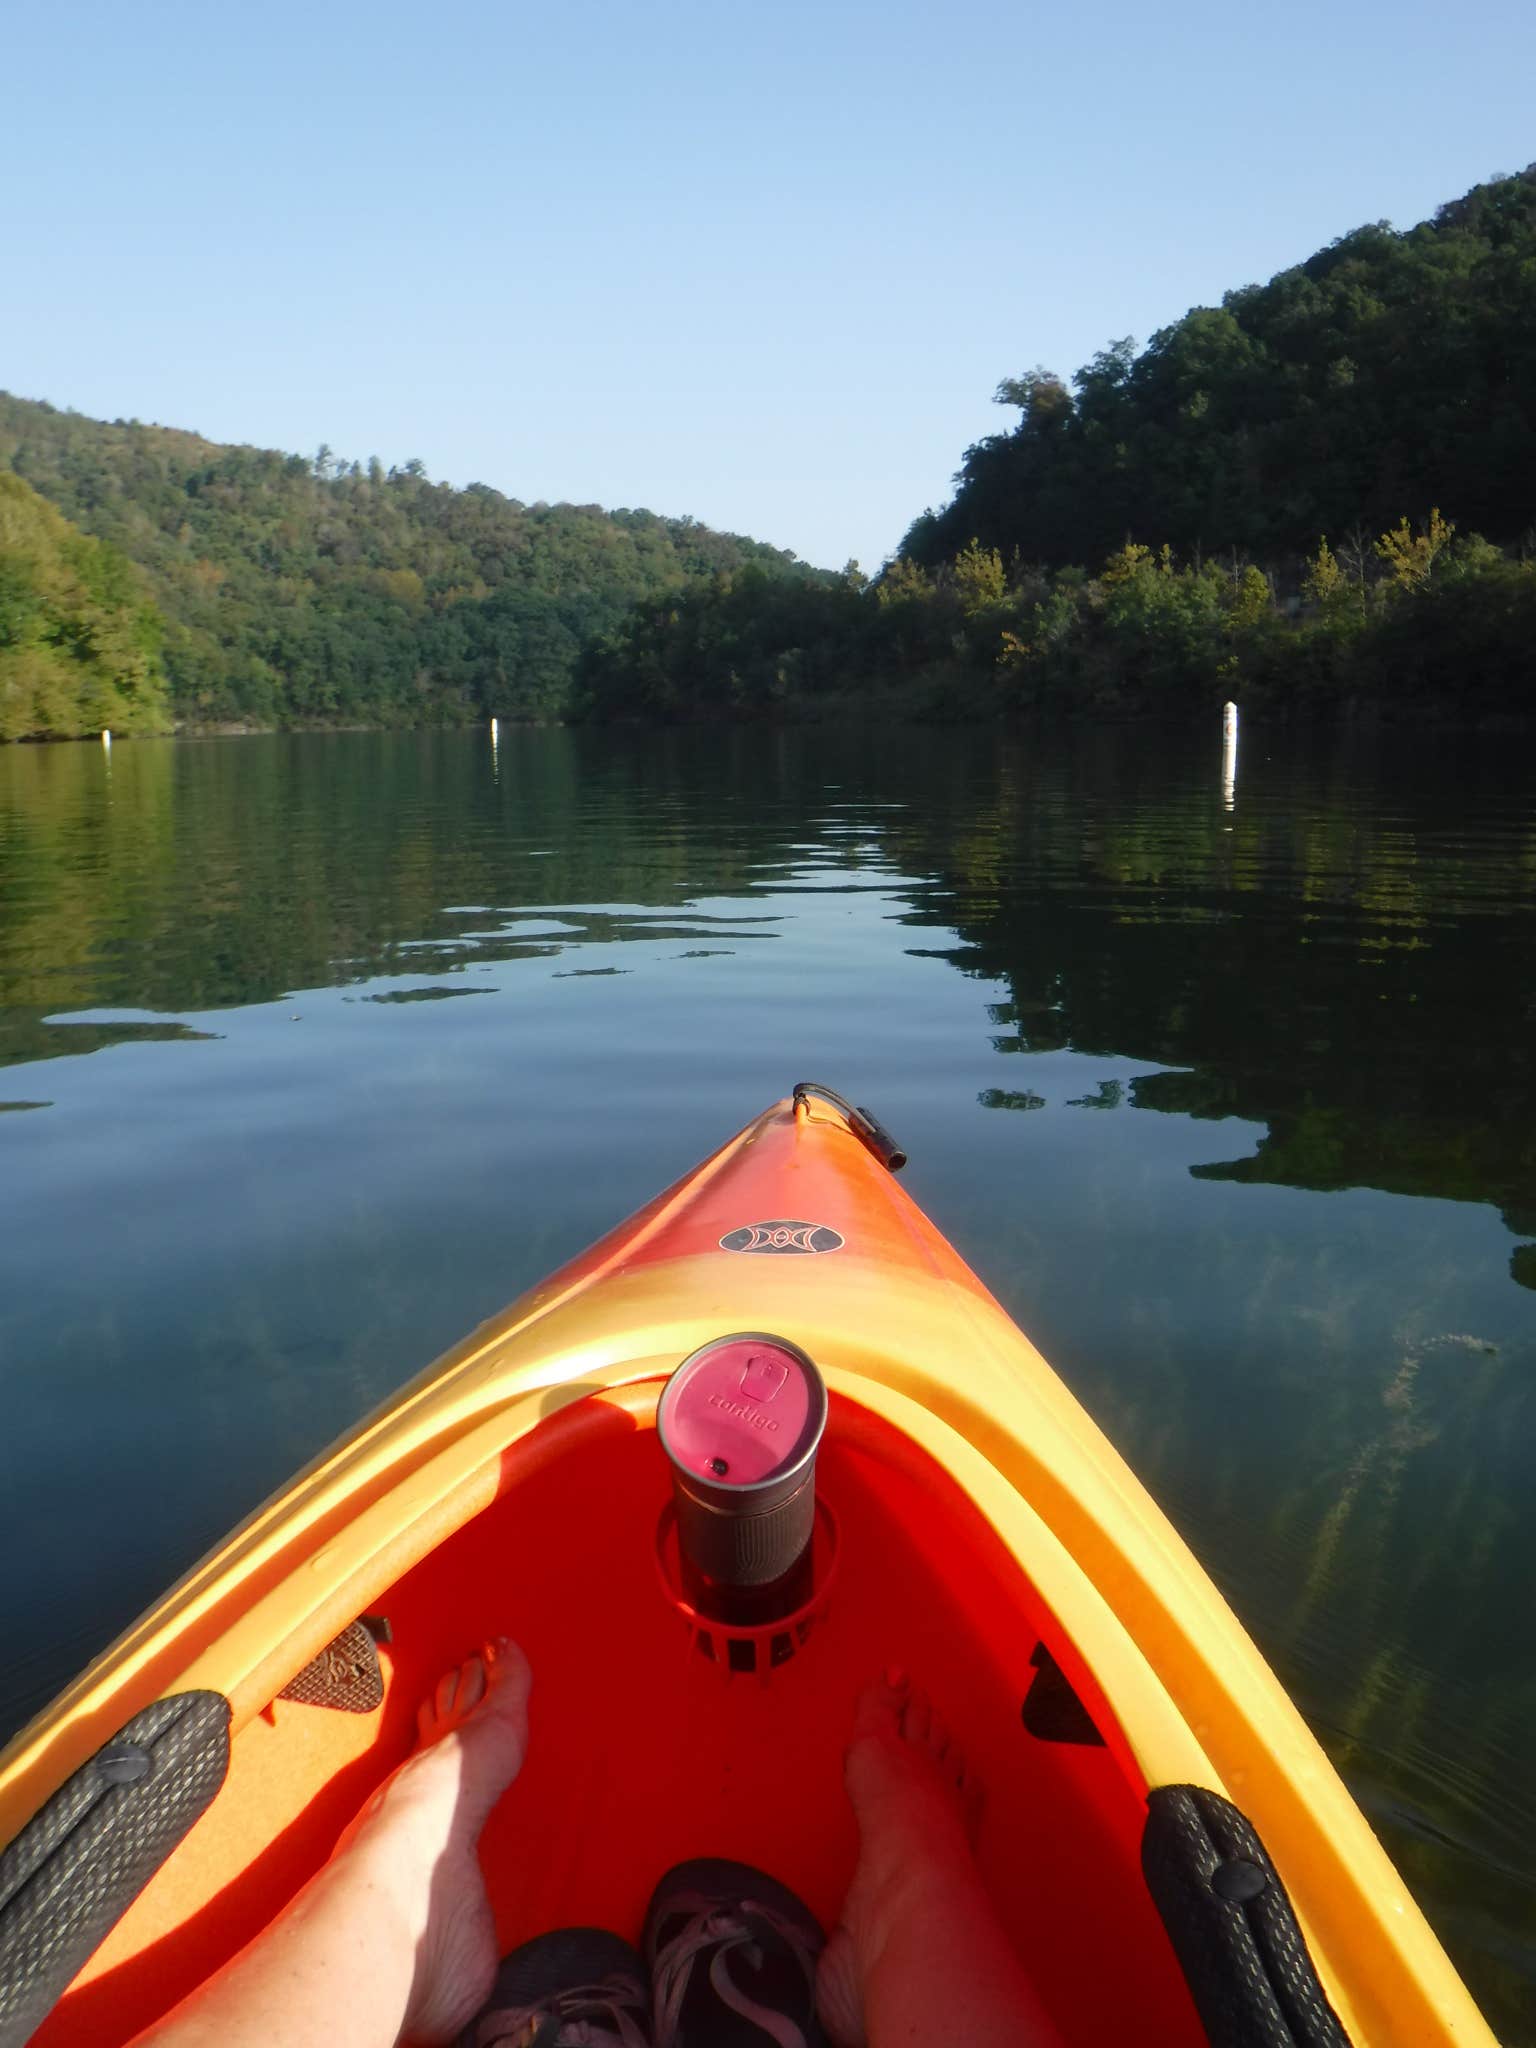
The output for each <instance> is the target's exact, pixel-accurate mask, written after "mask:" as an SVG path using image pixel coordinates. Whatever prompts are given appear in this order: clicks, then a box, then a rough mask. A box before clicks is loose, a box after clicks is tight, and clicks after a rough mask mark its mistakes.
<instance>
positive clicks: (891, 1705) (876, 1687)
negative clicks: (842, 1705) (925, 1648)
mask: <svg viewBox="0 0 1536 2048" xmlns="http://www.w3.org/2000/svg"><path fill="white" fill-rule="evenodd" d="M906 1698H907V1678H906V1674H905V1673H904V1672H902V1671H899V1670H897V1668H896V1667H895V1666H894V1665H892V1666H891V1668H890V1669H889V1670H888V1671H887V1672H886V1674H885V1676H884V1678H877V1679H875V1680H874V1681H873V1682H872V1683H871V1684H869V1685H866V1686H865V1688H864V1690H863V1691H862V1692H861V1693H860V1694H859V1701H858V1705H857V1707H855V1709H854V1715H853V1739H854V1741H855V1742H856V1741H858V1739H859V1737H860V1736H861V1735H893V1734H897V1733H899V1732H900V1725H901V1711H902V1708H903V1706H904V1705H905V1704H906Z"/></svg>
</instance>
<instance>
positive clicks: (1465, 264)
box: [581, 168, 1536, 721]
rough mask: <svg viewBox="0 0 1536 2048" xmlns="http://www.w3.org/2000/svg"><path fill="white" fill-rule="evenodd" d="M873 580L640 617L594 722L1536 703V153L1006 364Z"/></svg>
mask: <svg viewBox="0 0 1536 2048" xmlns="http://www.w3.org/2000/svg"><path fill="white" fill-rule="evenodd" d="M998 397H999V399H1000V400H1001V401H1003V402H1004V403H1006V404H1010V405H1017V406H1019V407H1021V408H1022V415H1023V416H1022V418H1021V420H1020V423H1019V425H1018V427H1017V428H1016V429H1015V430H1014V431H1013V432H1012V433H1011V434H1000V435H996V436H994V437H992V438H991V439H988V440H985V441H982V442H980V443H978V444H977V446H975V447H974V448H972V449H970V450H969V452H968V453H967V455H966V457H965V462H964V466H963V468H962V469H961V471H960V473H959V475H958V477H957V478H956V484H957V490H956V494H955V497H954V500H953V502H952V503H951V504H949V505H948V506H946V507H945V509H944V510H943V511H941V512H937V513H935V512H928V513H925V514H924V515H923V516H922V517H921V518H920V519H919V520H917V521H916V523H915V524H914V525H913V527H912V528H911V530H910V532H909V533H908V535H907V538H906V541H905V543H904V545H903V549H902V552H901V554H900V555H899V556H898V558H897V559H896V561H895V562H893V563H892V564H890V565H889V566H888V567H887V568H886V569H885V570H884V572H883V573H882V574H881V575H880V576H879V577H878V578H877V579H876V580H875V582H873V583H872V584H869V585H864V584H862V582H861V581H860V579H858V578H857V577H856V576H850V575H848V574H846V573H845V574H844V575H843V576H841V577H836V578H827V579H825V580H824V581H823V582H821V583H818V584H806V585H802V586H800V587H798V588H796V587H789V586H784V585H782V584H779V585H770V584H768V583H766V582H764V581H763V580H762V579H760V578H758V577H757V576H755V575H754V574H752V573H751V572H750V571H749V572H745V573H742V572H737V573H733V574H726V575H721V576H717V577H716V578H714V579H713V580H712V581H711V582H709V583H707V584H701V585H699V586H697V587H695V588H693V589H690V590H688V591H686V592H683V593H681V594H680V595H677V596H669V597H668V598H666V599H665V600H663V601H659V602H658V601H651V602H647V603H644V604H641V605H639V606H637V607H636V608H635V609H634V610H633V611H631V612H629V613H628V614H626V616H625V617H624V618H623V619H622V620H620V621H618V622H617V623H616V624H615V625H614V626H613V627H612V628H611V629H610V630H609V631H608V632H607V633H606V634H604V635H602V636H601V637H599V638H598V639H597V640H596V641H595V642H594V644H593V646H592V648H591V649H590V651H589V652H588V654H587V655H586V656H585V657H584V660H583V665H582V695H581V701H582V702H583V703H584V704H585V705H586V706H587V708H588V709H589V711H590V712H591V713H592V714H593V715H596V716H599V717H608V718H613V717H624V716H642V717H664V718H707V717H722V716H723V717H730V718H779V717H784V716H813V717H831V716H837V715H840V714H841V713H843V712H845V711H847V710H851V709H855V708H860V709H868V708H878V710H879V712H880V713H881V715H884V716H889V717H915V718H945V719H952V718H978V717H987V716H995V715H1000V714H1001V715H1009V714H1015V713H1023V712H1037V711H1038V712H1073V711H1092V712H1095V713H1107V714H1109V715H1116V716H1120V715H1123V716H1131V717H1135V716H1146V715H1152V716H1163V715H1172V716H1176V717H1186V716H1192V715H1196V714H1198V713H1199V712H1201V711H1202V710H1210V709H1211V708H1213V707H1214V706H1216V705H1219V704H1220V703H1221V702H1222V701H1223V700H1224V699H1227V698H1233V699H1236V700H1238V701H1239V702H1241V703H1244V704H1248V705H1253V706H1256V707H1258V708H1260V709H1262V710H1264V711H1266V712H1268V713H1272V714H1281V715H1283V714H1286V713H1289V712H1293V711H1294V712H1311V711H1319V712H1334V711H1339V710H1347V711H1351V712H1354V711H1362V710H1363V711H1370V712H1378V711H1379V712H1382V713H1385V714H1386V715H1388V716H1394V715H1407V716H1415V717H1430V718H1439V717H1447V716H1449V717H1452V718H1457V719H1460V718H1473V719H1493V720H1496V721H1507V720H1510V719H1517V720H1519V719H1525V718H1528V717H1530V716H1531V715H1533V714H1536V168H1533V169H1532V170H1530V171H1526V172H1524V173H1523V174H1522V175H1521V176H1519V177H1516V178H1504V179H1500V180H1498V181H1496V182H1495V183H1493V184H1490V185H1484V186H1480V187H1478V188H1477V190H1475V191H1473V192H1470V193H1468V195H1467V196H1466V198H1464V199H1460V200H1457V201H1456V202H1455V203H1454V204H1453V205H1450V206H1446V207H1442V208H1441V210H1440V212H1439V213H1438V214H1436V216H1435V218H1434V220H1432V221H1429V222H1426V223H1425V224H1424V225H1423V226H1421V227H1417V228H1414V229H1412V230H1411V231H1410V232H1408V233H1407V234H1396V233H1394V232H1393V231H1392V230H1391V229H1390V228H1388V227H1385V226H1380V227H1373V228H1362V229H1360V230H1359V232H1358V233H1355V234H1352V235H1346V236H1344V238H1343V239H1342V240H1341V241H1338V242H1336V243H1334V244H1333V246H1332V247H1331V248H1329V249H1325V250H1323V251H1322V252H1321V254H1319V255H1317V256H1314V257H1313V258H1312V259H1311V260H1310V261H1309V262H1307V263H1304V264H1302V265H1300V266H1299V267H1298V268H1296V269H1294V270H1288V271H1285V272H1284V273H1283V274H1282V275H1281V276H1279V277H1277V278H1275V279H1273V280H1272V282H1271V283H1269V284H1267V285H1256V286H1251V287H1249V288H1247V289H1246V290H1243V291H1237V292H1232V293H1229V294H1228V296H1227V297H1226V299H1225V300H1224V301H1223V302H1222V304H1221V306H1220V307H1219V308H1211V307H1199V308H1196V310H1195V311H1193V312H1191V313H1189V314H1187V315H1186V316H1185V318H1184V319H1183V320H1181V321H1179V322H1178V323H1177V324H1176V325H1174V326H1172V327H1169V328H1167V329H1165V330H1164V331H1163V332H1162V333H1161V334H1157V335H1154V336H1153V338H1152V341H1151V343H1150V344H1149V345H1148V347H1147V348H1146V349H1145V350H1143V351H1142V353H1141V354H1140V355H1137V353H1136V352H1135V349H1134V347H1133V346H1132V344H1131V343H1130V342H1129V341H1125V342H1119V343H1116V344H1115V345H1114V346H1113V347H1111V348H1109V349H1107V350H1106V351H1105V352H1104V353H1103V354H1102V355H1100V356H1097V357H1096V358H1095V359H1094V361H1093V362H1092V363H1090V364H1089V365H1088V367H1087V368H1086V369H1084V370H1080V371H1079V372H1078V374H1077V376H1076V378H1075V379H1074V388H1073V389H1070V390H1069V389H1068V387H1067V386H1066V384H1064V383H1063V382H1062V380H1061V379H1060V378H1059V377H1056V376H1053V375H1052V374H1050V373H1049V372H1048V371H1044V370H1036V371H1031V372H1030V373H1029V374H1028V375H1026V376H1023V377H1013V378H1009V379H1007V380H1006V381H1005V382H1004V383H1003V384H1002V385H1001V386H1000V388H999V391H998Z"/></svg>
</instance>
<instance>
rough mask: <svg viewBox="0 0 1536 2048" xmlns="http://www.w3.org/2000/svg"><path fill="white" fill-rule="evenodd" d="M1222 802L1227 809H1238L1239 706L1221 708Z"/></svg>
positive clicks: (1223, 706)
mask: <svg viewBox="0 0 1536 2048" xmlns="http://www.w3.org/2000/svg"><path fill="white" fill-rule="evenodd" d="M1221 800H1222V803H1223V805H1224V806H1225V808H1226V809H1227V810H1229V811H1234V810H1236V808H1237V706H1236V705H1235V704H1230V703H1229V704H1223V705H1222V707H1221Z"/></svg>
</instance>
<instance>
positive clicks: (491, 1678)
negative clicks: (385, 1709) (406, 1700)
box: [416, 1636, 533, 1743]
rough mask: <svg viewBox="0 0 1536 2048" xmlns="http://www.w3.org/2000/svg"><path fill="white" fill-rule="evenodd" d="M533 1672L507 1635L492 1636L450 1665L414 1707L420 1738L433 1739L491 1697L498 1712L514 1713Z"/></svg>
mask: <svg viewBox="0 0 1536 2048" xmlns="http://www.w3.org/2000/svg"><path fill="white" fill-rule="evenodd" d="M532 1684H533V1673H532V1671H531V1669H530V1668H529V1664H528V1659H527V1658H526V1657H525V1656H524V1655H523V1652H522V1651H521V1650H520V1649H519V1648H518V1646H517V1644H516V1643H514V1642H513V1641H512V1640H511V1639H510V1637H508V1636H493V1637H492V1638H491V1639H490V1641H489V1642H487V1643H486V1644H485V1645H484V1647H483V1648H482V1649H481V1650H479V1651H478V1652H477V1653H476V1655H474V1656H473V1657H466V1658H465V1659H464V1662H463V1663H462V1664H454V1665H450V1666H449V1668H448V1669H447V1670H446V1671H445V1672H444V1673H443V1675H442V1677H441V1678H440V1679H439V1680H438V1681H437V1684H436V1685H435V1686H434V1687H433V1688H432V1690H431V1692H430V1693H429V1694H428V1695H427V1697H426V1698H425V1699H424V1700H423V1701H422V1703H421V1705H420V1707H418V1709H417V1711H416V1728H417V1732H418V1734H419V1736H420V1738H421V1740H422V1741H423V1742H424V1743H425V1742H433V1741H436V1740H437V1738H438V1737H439V1736H442V1735H446V1734H447V1733H448V1731H449V1730H450V1729H452V1728H457V1727H459V1726H460V1725H461V1724H462V1723H463V1722H465V1721H467V1720H468V1719H469V1718H470V1716H471V1715H472V1714H473V1713H474V1712H475V1710H476V1708H478V1707H481V1706H484V1705H485V1704H486V1703H487V1702H488V1701H494V1704H495V1709H496V1711H497V1712H498V1713H499V1714H514V1715H515V1714H516V1713H517V1712H518V1711H519V1710H520V1709H521V1708H522V1707H523V1706H524V1705H526V1703H527V1699H528V1693H529V1689H530V1687H531V1686H532Z"/></svg>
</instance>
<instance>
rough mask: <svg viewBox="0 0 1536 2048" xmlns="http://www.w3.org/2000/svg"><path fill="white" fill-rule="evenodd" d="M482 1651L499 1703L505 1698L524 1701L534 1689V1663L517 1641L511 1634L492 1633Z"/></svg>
mask: <svg viewBox="0 0 1536 2048" xmlns="http://www.w3.org/2000/svg"><path fill="white" fill-rule="evenodd" d="M481 1655H482V1657H483V1658H484V1660H485V1669H486V1678H487V1682H488V1684H489V1686H490V1689H491V1691H492V1692H493V1693H495V1694H496V1696H497V1702H498V1705H500V1704H502V1703H503V1702H505V1701H508V1700H511V1701H515V1702H516V1703H517V1704H518V1705H521V1704H523V1703H524V1702H525V1701H526V1700H527V1698H528V1695H529V1693H530V1692H531V1691H532V1689H533V1666H532V1665H531V1664H530V1663H529V1662H528V1659H527V1657H526V1656H524V1654H523V1652H522V1649H521V1648H520V1647H519V1645H518V1644H516V1643H514V1642H513V1640H512V1638H511V1637H510V1636H493V1637H492V1638H491V1640H490V1641H489V1642H488V1643H487V1644H486V1646H485V1648H484V1650H482V1652H481Z"/></svg>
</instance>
